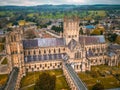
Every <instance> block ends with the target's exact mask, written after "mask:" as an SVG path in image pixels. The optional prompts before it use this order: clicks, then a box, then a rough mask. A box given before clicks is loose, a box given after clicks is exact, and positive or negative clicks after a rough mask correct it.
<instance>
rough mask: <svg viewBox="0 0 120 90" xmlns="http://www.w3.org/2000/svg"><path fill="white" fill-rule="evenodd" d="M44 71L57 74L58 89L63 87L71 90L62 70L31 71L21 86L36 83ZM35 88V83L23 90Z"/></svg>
mask: <svg viewBox="0 0 120 90" xmlns="http://www.w3.org/2000/svg"><path fill="white" fill-rule="evenodd" d="M43 72H46V73H49V74H50V75H56V90H61V89H65V90H69V87H68V85H67V82H66V80H65V77H64V76H63V72H62V70H49V71H40V72H30V73H28V74H27V75H26V76H25V77H24V78H23V79H22V81H21V88H23V87H26V86H28V85H31V84H34V83H35V82H36V80H37V79H38V77H39V75H40V74H41V73H43ZM33 89H34V85H33V86H30V87H27V88H24V89H22V90H33Z"/></svg>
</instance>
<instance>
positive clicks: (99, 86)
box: [92, 83, 104, 90]
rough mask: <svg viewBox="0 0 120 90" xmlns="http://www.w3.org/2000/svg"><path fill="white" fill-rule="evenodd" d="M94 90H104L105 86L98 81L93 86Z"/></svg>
mask: <svg viewBox="0 0 120 90" xmlns="http://www.w3.org/2000/svg"><path fill="white" fill-rule="evenodd" d="M92 90H104V86H103V85H102V84H101V83H96V84H95V85H94V86H93V87H92Z"/></svg>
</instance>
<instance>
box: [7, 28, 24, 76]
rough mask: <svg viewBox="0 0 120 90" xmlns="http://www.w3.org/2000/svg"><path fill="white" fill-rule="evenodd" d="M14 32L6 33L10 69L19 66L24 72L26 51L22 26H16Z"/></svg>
mask: <svg viewBox="0 0 120 90" xmlns="http://www.w3.org/2000/svg"><path fill="white" fill-rule="evenodd" d="M14 29H15V30H13V31H12V32H9V33H8V34H7V35H6V55H7V58H8V60H9V61H8V66H9V71H11V70H12V68H13V67H18V68H19V69H20V70H21V71H22V72H23V74H24V73H25V69H24V54H23V53H24V52H23V45H22V31H21V28H19V29H18V28H14Z"/></svg>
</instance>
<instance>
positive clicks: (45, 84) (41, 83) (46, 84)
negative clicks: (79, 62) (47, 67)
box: [34, 73, 56, 90]
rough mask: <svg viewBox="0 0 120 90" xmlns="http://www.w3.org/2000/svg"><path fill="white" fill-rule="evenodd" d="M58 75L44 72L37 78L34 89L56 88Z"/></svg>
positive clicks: (46, 89) (51, 89)
mask: <svg viewBox="0 0 120 90" xmlns="http://www.w3.org/2000/svg"><path fill="white" fill-rule="evenodd" d="M55 82H56V76H55V75H52V76H51V75H50V74H48V73H42V74H41V75H40V76H39V79H38V80H37V82H36V84H35V87H34V90H55Z"/></svg>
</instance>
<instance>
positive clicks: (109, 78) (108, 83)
mask: <svg viewBox="0 0 120 90" xmlns="http://www.w3.org/2000/svg"><path fill="white" fill-rule="evenodd" d="M109 71H112V73H113V74H116V73H120V68H118V67H110V66H105V65H100V66H94V67H92V70H91V71H90V72H89V73H82V72H80V73H78V76H79V77H80V78H81V79H82V80H83V82H85V84H86V85H87V87H88V88H89V89H90V90H91V88H92V86H93V85H94V84H95V83H97V82H100V83H102V84H103V85H104V88H105V89H107V88H116V87H120V82H119V81H118V80H117V79H116V78H115V77H114V76H113V75H111V74H110V72H109ZM92 72H93V73H94V72H95V74H97V75H96V77H93V76H92ZM102 75H104V76H102Z"/></svg>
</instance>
